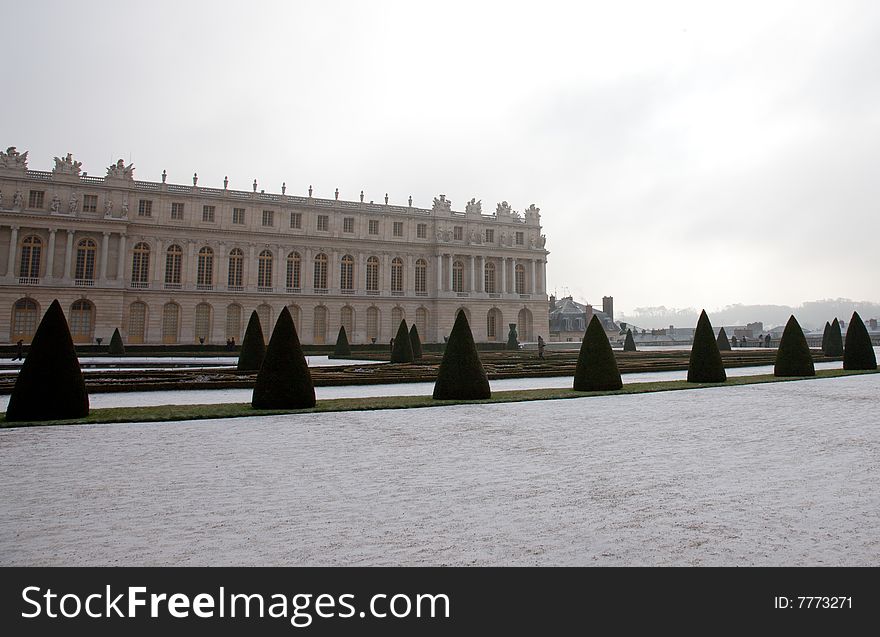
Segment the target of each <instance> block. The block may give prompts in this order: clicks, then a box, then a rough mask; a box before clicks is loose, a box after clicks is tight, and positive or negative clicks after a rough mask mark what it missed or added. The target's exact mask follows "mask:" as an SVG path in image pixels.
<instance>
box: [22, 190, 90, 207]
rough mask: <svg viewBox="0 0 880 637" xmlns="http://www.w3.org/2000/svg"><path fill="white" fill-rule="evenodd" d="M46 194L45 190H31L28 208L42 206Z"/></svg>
mask: <svg viewBox="0 0 880 637" xmlns="http://www.w3.org/2000/svg"><path fill="white" fill-rule="evenodd" d="M45 195H46V192H45V191H44V190H31V192H30V194H29V195H28V208H42V207H43V198H44V197H45ZM86 197H88V195H86Z"/></svg>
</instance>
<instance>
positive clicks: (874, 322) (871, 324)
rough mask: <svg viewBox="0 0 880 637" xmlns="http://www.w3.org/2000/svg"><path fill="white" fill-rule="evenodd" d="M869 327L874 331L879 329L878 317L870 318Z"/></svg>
mask: <svg viewBox="0 0 880 637" xmlns="http://www.w3.org/2000/svg"><path fill="white" fill-rule="evenodd" d="M868 327H869V328H870V329H871V331H872V332H876V331H877V319H868Z"/></svg>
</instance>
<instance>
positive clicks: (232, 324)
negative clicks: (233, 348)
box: [226, 303, 241, 341]
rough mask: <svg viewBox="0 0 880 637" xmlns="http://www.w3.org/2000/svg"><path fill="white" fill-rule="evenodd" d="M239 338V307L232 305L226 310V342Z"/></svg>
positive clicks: (235, 304)
mask: <svg viewBox="0 0 880 637" xmlns="http://www.w3.org/2000/svg"><path fill="white" fill-rule="evenodd" d="M230 338H231V339H234V340H236V341H237V340H239V339H240V338H241V306H240V305H238V304H237V303H233V304H232V305H230V306H229V307H227V308H226V340H227V341H228V340H229V339H230Z"/></svg>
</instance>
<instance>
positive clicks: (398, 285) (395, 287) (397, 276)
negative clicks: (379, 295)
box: [391, 257, 403, 292]
mask: <svg viewBox="0 0 880 637" xmlns="http://www.w3.org/2000/svg"><path fill="white" fill-rule="evenodd" d="M391 291H392V292H403V259H401V258H400V257H394V258H393V259H392V260H391Z"/></svg>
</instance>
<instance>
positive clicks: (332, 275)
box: [327, 250, 342, 334]
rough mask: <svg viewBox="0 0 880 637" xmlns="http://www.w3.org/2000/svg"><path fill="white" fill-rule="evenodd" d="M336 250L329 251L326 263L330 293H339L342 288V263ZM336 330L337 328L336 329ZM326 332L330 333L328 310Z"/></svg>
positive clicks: (328, 313)
mask: <svg viewBox="0 0 880 637" xmlns="http://www.w3.org/2000/svg"><path fill="white" fill-rule="evenodd" d="M341 258H342V257H341V256H339V251H338V250H332V251H331V252H330V259H329V263H327V287H328V288H329V289H330V293H331V294H339V290H341V289H342V263H340V261H339V260H340V259H341ZM337 331H338V329H337ZM327 334H330V312H329V311H328V312H327Z"/></svg>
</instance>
